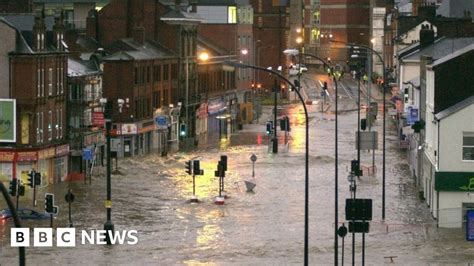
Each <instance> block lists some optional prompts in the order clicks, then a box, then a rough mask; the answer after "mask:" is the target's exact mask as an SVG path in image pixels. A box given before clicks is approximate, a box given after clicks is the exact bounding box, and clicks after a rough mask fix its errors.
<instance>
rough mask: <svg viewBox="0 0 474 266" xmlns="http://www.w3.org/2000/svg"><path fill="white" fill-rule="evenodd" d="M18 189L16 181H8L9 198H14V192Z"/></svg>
mask: <svg viewBox="0 0 474 266" xmlns="http://www.w3.org/2000/svg"><path fill="white" fill-rule="evenodd" d="M17 187H18V180H17V179H12V180H11V181H10V190H9V191H8V192H9V193H10V195H11V196H13V197H14V196H16V190H17Z"/></svg>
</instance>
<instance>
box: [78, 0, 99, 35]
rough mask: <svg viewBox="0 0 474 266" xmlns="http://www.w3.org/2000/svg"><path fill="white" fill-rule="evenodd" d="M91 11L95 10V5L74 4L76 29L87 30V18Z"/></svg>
mask: <svg viewBox="0 0 474 266" xmlns="http://www.w3.org/2000/svg"><path fill="white" fill-rule="evenodd" d="M91 9H95V4H94V3H74V25H75V26H76V29H85V28H86V18H87V15H88V14H89V11H90V10H91Z"/></svg>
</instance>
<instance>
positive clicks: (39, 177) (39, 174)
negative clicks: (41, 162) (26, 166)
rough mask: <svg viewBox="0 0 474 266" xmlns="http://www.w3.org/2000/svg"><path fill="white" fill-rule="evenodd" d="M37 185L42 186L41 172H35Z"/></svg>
mask: <svg viewBox="0 0 474 266" xmlns="http://www.w3.org/2000/svg"><path fill="white" fill-rule="evenodd" d="M34 185H35V186H41V173H40V172H35V184H34Z"/></svg>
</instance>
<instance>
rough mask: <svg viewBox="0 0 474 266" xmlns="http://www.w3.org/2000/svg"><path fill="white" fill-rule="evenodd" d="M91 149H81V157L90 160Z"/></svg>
mask: <svg viewBox="0 0 474 266" xmlns="http://www.w3.org/2000/svg"><path fill="white" fill-rule="evenodd" d="M92 157H93V155H92V149H83V150H82V159H83V160H87V161H90V160H92Z"/></svg>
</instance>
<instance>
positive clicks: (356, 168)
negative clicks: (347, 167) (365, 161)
mask: <svg viewBox="0 0 474 266" xmlns="http://www.w3.org/2000/svg"><path fill="white" fill-rule="evenodd" d="M351 172H353V173H354V174H355V175H357V176H362V171H361V170H360V164H359V161H358V160H352V161H351Z"/></svg>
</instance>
